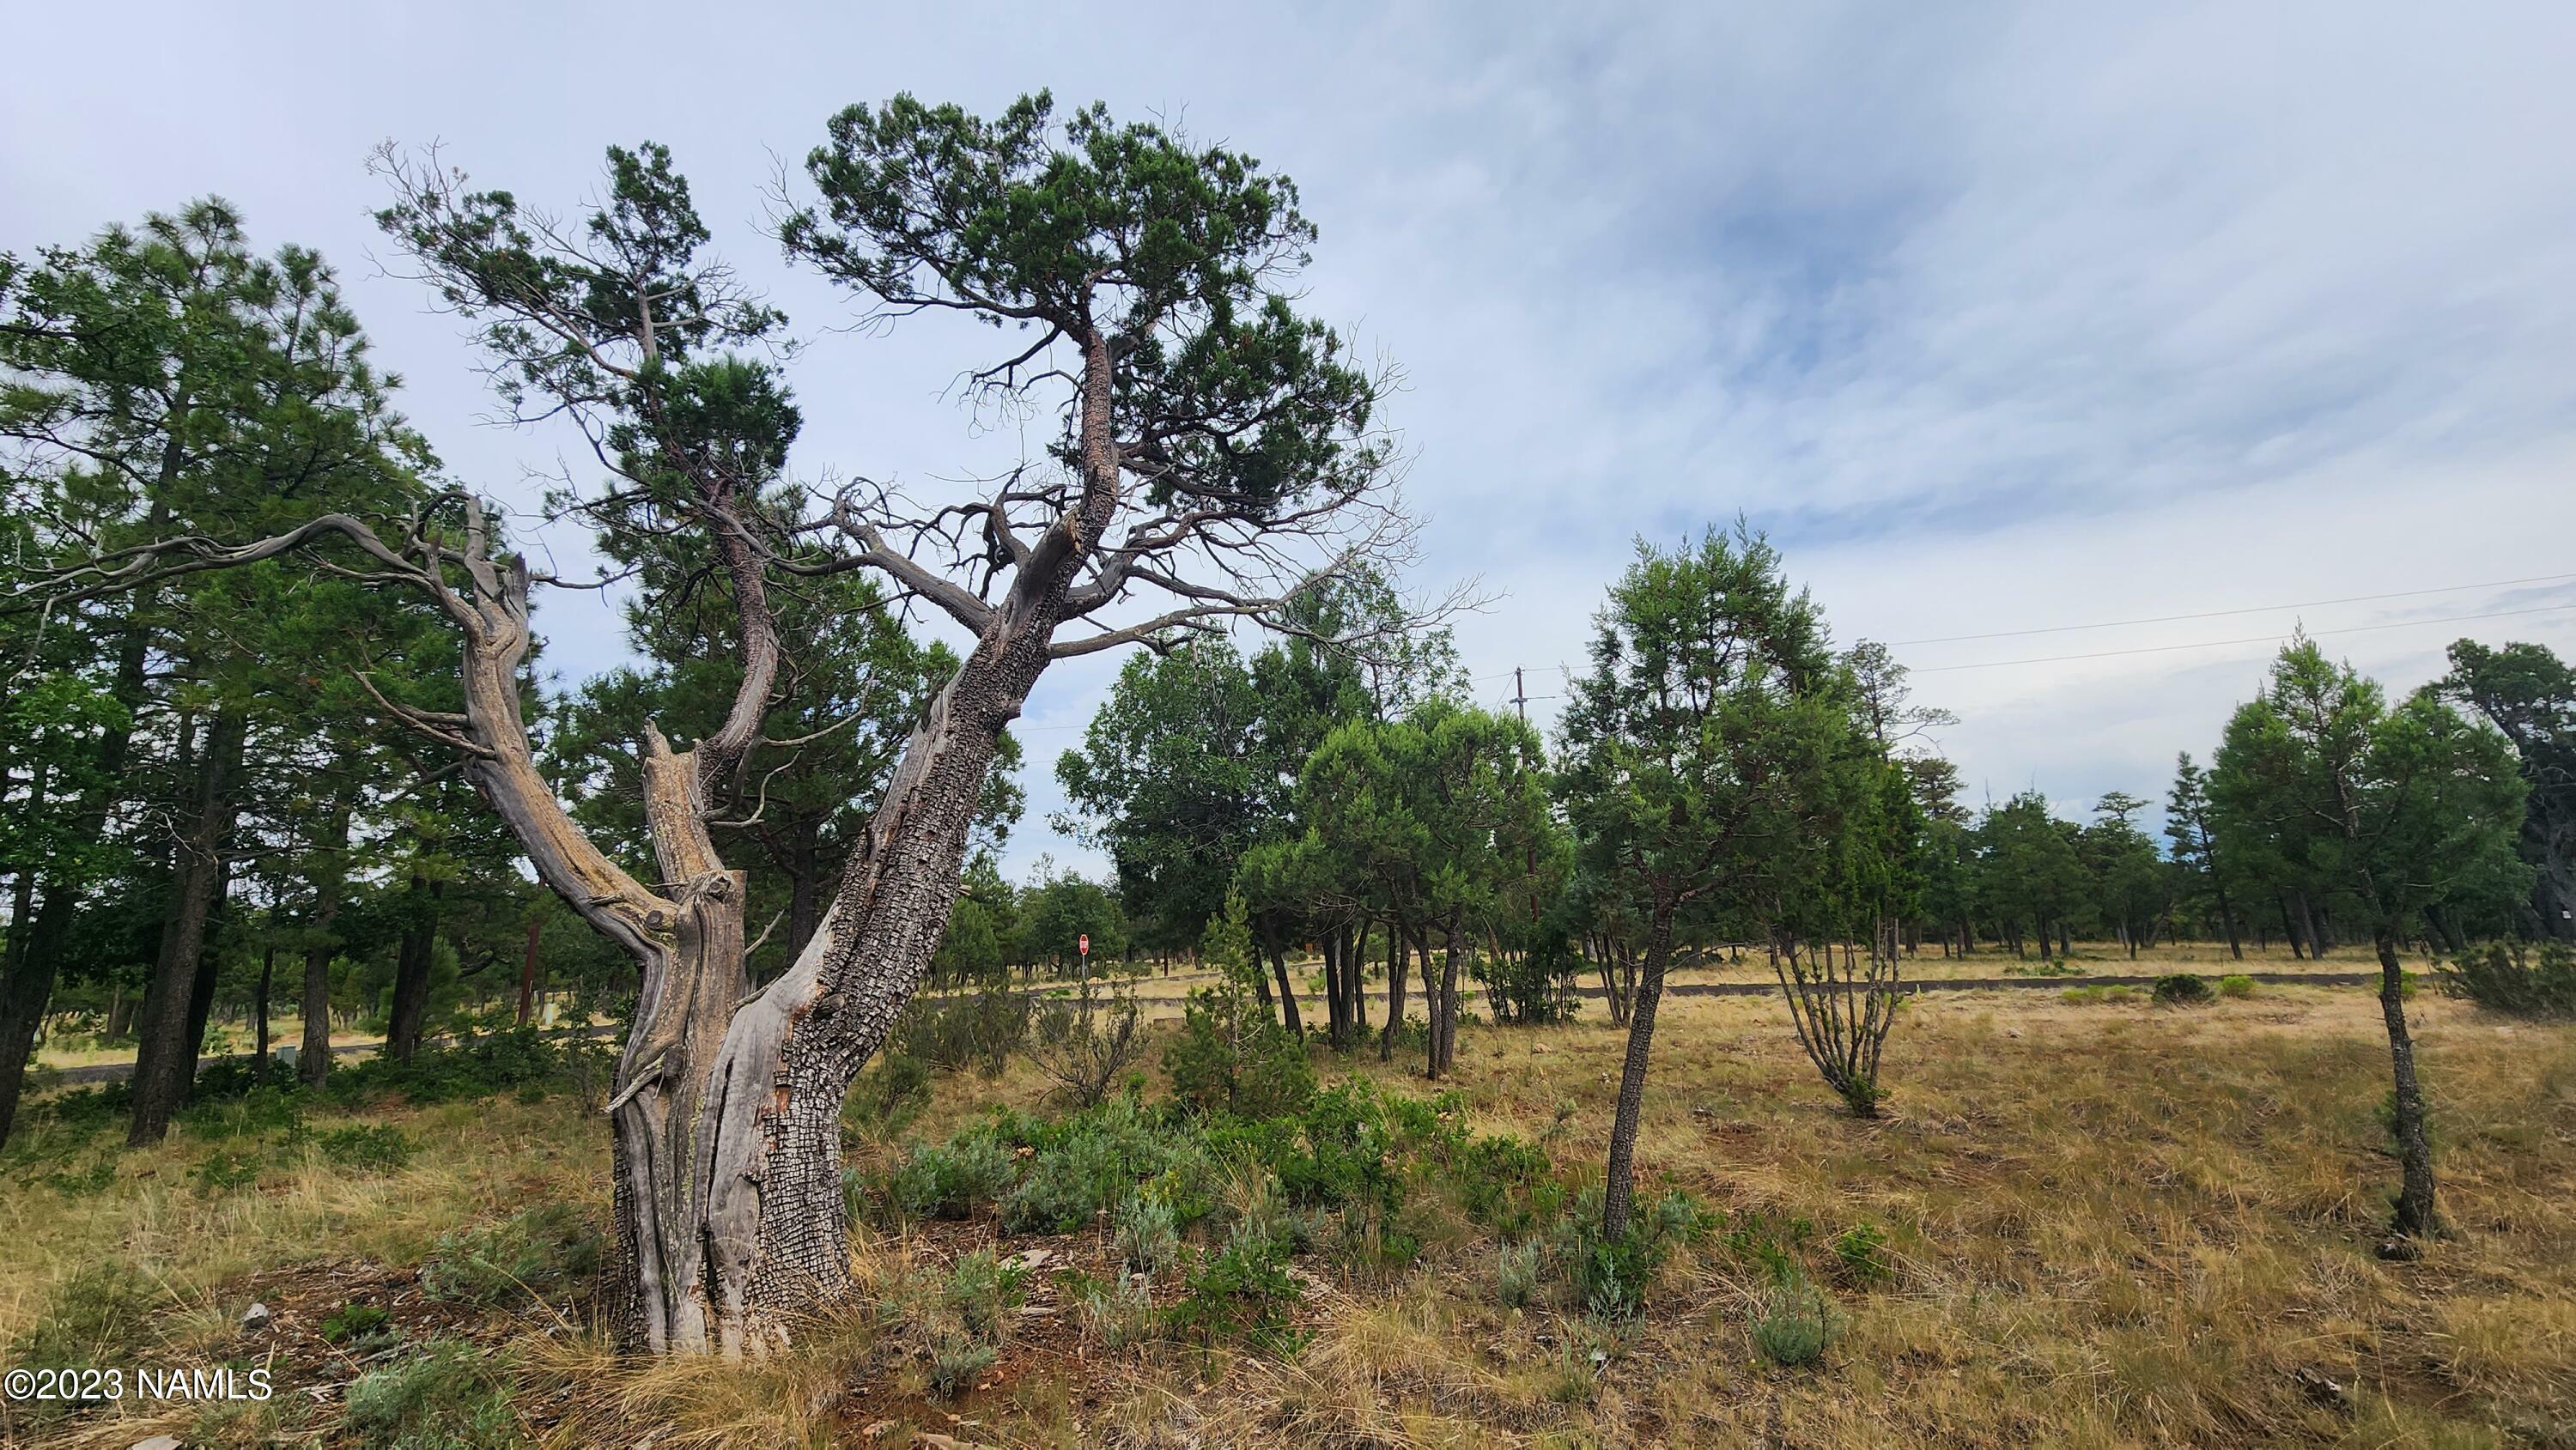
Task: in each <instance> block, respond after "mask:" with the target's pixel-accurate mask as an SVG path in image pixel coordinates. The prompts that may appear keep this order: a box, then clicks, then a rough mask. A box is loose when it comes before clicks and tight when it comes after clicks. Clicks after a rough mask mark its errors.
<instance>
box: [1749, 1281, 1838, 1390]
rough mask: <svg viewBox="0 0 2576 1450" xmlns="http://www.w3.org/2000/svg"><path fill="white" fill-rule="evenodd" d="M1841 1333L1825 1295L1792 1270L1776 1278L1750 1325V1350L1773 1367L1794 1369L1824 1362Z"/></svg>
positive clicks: (1832, 1307) (1836, 1318)
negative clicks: (1751, 1330)
mask: <svg viewBox="0 0 2576 1450" xmlns="http://www.w3.org/2000/svg"><path fill="white" fill-rule="evenodd" d="M1841 1333H1842V1318H1841V1316H1840V1315H1839V1314H1837V1313H1836V1312H1835V1310H1834V1306H1833V1303H1832V1301H1830V1300H1828V1299H1827V1298H1826V1297H1825V1292H1824V1291H1823V1290H1822V1289H1819V1288H1817V1287H1816V1286H1815V1285H1813V1284H1811V1283H1809V1282H1808V1281H1807V1278H1806V1276H1805V1275H1803V1274H1801V1273H1799V1272H1797V1270H1795V1269H1794V1268H1791V1269H1786V1270H1784V1271H1783V1272H1781V1273H1779V1274H1778V1275H1776V1276H1775V1277H1774V1278H1773V1280H1772V1283H1771V1290H1770V1293H1769V1294H1768V1295H1767V1296H1766V1297H1765V1298H1764V1300H1763V1306H1762V1315H1761V1317H1760V1318H1758V1319H1756V1320H1754V1321H1753V1347H1754V1348H1756V1349H1759V1350H1761V1351H1762V1355H1763V1357H1764V1358H1766V1359H1768V1360H1770V1361H1771V1362H1772V1363H1773V1364H1776V1365H1781V1366H1784V1367H1786V1368H1791V1369H1794V1368H1796V1367H1798V1366H1800V1365H1808V1364H1813V1363H1815V1362H1816V1361H1817V1360H1819V1359H1822V1358H1824V1355H1825V1351H1826V1349H1828V1348H1830V1347H1831V1346H1832V1344H1833V1342H1834V1340H1835V1339H1836V1338H1838V1337H1840V1335H1841Z"/></svg>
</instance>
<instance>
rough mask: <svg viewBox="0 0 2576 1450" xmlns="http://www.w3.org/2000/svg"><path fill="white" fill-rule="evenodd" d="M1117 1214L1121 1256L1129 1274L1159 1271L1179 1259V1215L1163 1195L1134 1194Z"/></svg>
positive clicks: (1157, 1272)
mask: <svg viewBox="0 0 2576 1450" xmlns="http://www.w3.org/2000/svg"><path fill="white" fill-rule="evenodd" d="M1116 1217H1117V1224H1118V1259H1119V1262H1120V1263H1121V1264H1123V1265H1124V1266H1125V1267H1126V1269H1127V1271H1128V1272H1129V1273H1131V1274H1159V1273H1161V1272H1162V1271H1163V1270H1165V1269H1168V1268H1170V1267H1171V1266H1172V1265H1173V1264H1175V1263H1177V1262H1179V1260H1180V1257H1181V1228H1180V1221H1179V1216H1178V1215H1176V1214H1175V1213H1173V1211H1172V1206H1171V1205H1170V1204H1168V1203H1165V1202H1163V1201H1162V1199H1161V1198H1160V1197H1159V1196H1156V1195H1151V1194H1142V1193H1138V1194H1130V1195H1128V1197H1127V1201H1126V1202H1124V1203H1122V1204H1120V1205H1119V1206H1118V1212H1117V1215H1116Z"/></svg>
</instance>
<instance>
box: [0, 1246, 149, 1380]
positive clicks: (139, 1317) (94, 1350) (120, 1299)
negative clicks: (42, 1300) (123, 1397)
mask: <svg viewBox="0 0 2576 1450" xmlns="http://www.w3.org/2000/svg"><path fill="white" fill-rule="evenodd" d="M169 1305H170V1296H169V1293H168V1291H167V1290H165V1289H163V1288H162V1287H161V1286H159V1285H157V1284H155V1283H153V1282H152V1281H151V1280H150V1279H148V1278H146V1277H145V1276H144V1275H143V1273H142V1272H141V1271H140V1270H138V1269H135V1268H133V1267H132V1266H131V1265H129V1264H126V1263H123V1262H119V1261H116V1260H112V1259H111V1260H103V1261H101V1262H98V1263H95V1264H92V1265H90V1266H88V1267H86V1268H83V1269H80V1270H78V1271H77V1272H75V1273H73V1274H72V1275H71V1276H70V1277H69V1278H66V1279H65V1280H63V1281H62V1283H61V1284H59V1285H57V1286H56V1287H55V1289H54V1292H53V1294H52V1295H51V1296H50V1297H49V1298H48V1300H47V1301H46V1304H45V1308H44V1310H43V1312H41V1313H40V1314H38V1315H37V1316H36V1320H35V1322H34V1323H33V1324H30V1325H29V1326H28V1327H27V1329H26V1330H25V1332H23V1333H21V1334H20V1335H19V1336H18V1338H17V1339H16V1340H15V1341H14V1342H12V1343H11V1344H10V1345H9V1346H8V1354H7V1355H6V1356H4V1357H0V1358H5V1359H6V1361H7V1363H8V1365H9V1367H10V1368H12V1369H81V1368H87V1367H89V1366H92V1365H99V1366H104V1365H111V1364H117V1363H122V1362H125V1361H127V1360H131V1359H135V1358H139V1357H140V1354H139V1352H140V1351H143V1350H147V1349H149V1348H150V1347H151V1346H152V1345H153V1343H154V1341H155V1339H156V1336H155V1335H154V1334H153V1332H152V1327H151V1321H152V1315H153V1313H154V1311H156V1310H159V1309H164V1308H167V1307H169Z"/></svg>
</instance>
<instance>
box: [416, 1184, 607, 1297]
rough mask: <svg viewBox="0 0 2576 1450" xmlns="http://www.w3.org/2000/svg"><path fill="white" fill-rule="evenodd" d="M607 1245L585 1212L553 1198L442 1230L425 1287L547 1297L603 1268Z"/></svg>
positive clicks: (424, 1269)
mask: <svg viewBox="0 0 2576 1450" xmlns="http://www.w3.org/2000/svg"><path fill="white" fill-rule="evenodd" d="M602 1247H603V1245H602V1242H601V1239H600V1236H599V1234H598V1232H597V1231H596V1230H594V1229H593V1228H592V1227H591V1226H590V1224H589V1223H588V1222H587V1221H586V1220H584V1219H583V1218H582V1216H581V1215H580V1214H578V1213H576V1212H574V1211H573V1210H572V1209H570V1208H568V1207H566V1206H564V1205H562V1204H559V1203H550V1204H546V1205H544V1206H542V1207H538V1208H532V1209H529V1210H527V1211H526V1212H523V1213H517V1214H513V1215H511V1216H510V1217H509V1218H507V1219H504V1220H503V1221H501V1222H500V1223H497V1224H490V1225H483V1226H479V1227H475V1228H468V1229H459V1230H457V1231H456V1232H454V1233H450V1234H444V1235H441V1236H440V1238H439V1240H438V1246H437V1248H436V1249H435V1250H433V1251H432V1252H431V1254H430V1257H429V1261H428V1262H427V1263H425V1264H423V1265H421V1269H420V1287H421V1292H422V1293H424V1294H426V1295H428V1296H429V1297H430V1298H432V1299H448V1300H459V1301H463V1302H465V1303H469V1304H483V1305H489V1306H495V1307H500V1306H511V1305H519V1304H523V1303H526V1302H529V1301H531V1300H535V1301H542V1300H544V1299H545V1298H547V1297H548V1296H549V1295H550V1294H552V1293H553V1292H554V1291H556V1290H559V1289H561V1288H563V1287H564V1286H566V1285H568V1284H570V1283H571V1282H572V1281H574V1280H576V1279H579V1278H583V1277H585V1276H588V1275H591V1274H594V1273H596V1272H598V1269H599V1259H600V1252H601V1249H602Z"/></svg>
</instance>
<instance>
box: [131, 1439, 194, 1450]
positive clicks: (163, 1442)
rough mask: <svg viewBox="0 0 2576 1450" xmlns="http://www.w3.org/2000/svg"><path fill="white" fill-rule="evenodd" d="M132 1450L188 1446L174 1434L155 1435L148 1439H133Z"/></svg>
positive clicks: (178, 1449)
mask: <svg viewBox="0 0 2576 1450" xmlns="http://www.w3.org/2000/svg"><path fill="white" fill-rule="evenodd" d="M134 1450H188V1447H187V1446H186V1445H185V1444H183V1443H181V1442H180V1439H179V1437H178V1436H176V1435H155V1436H153V1437H152V1438H151V1439H149V1440H137V1441H135V1442H134Z"/></svg>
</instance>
